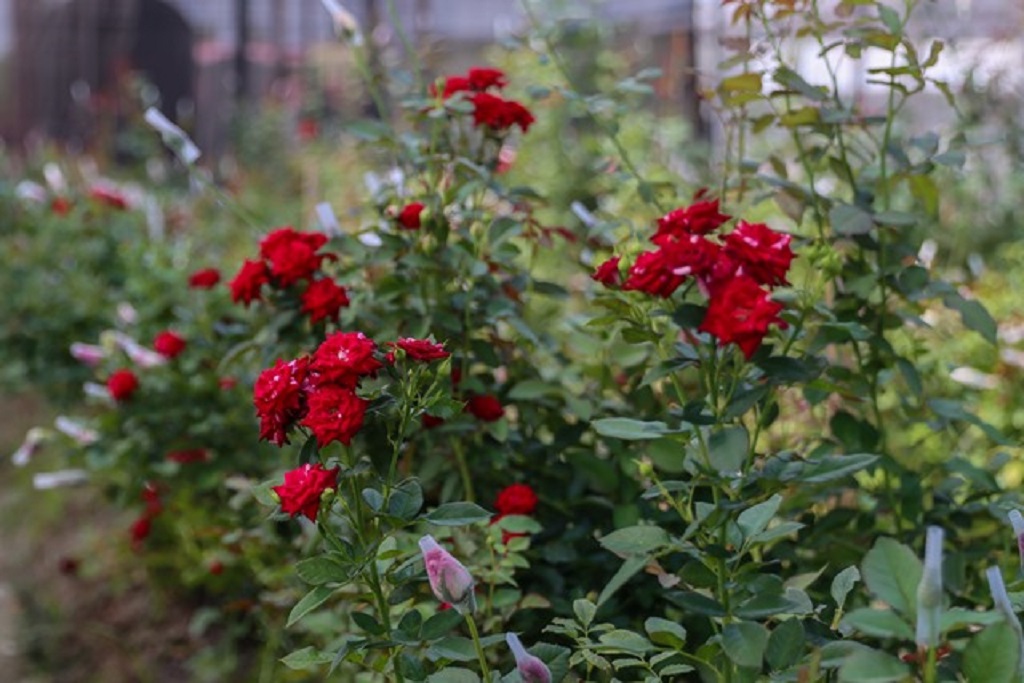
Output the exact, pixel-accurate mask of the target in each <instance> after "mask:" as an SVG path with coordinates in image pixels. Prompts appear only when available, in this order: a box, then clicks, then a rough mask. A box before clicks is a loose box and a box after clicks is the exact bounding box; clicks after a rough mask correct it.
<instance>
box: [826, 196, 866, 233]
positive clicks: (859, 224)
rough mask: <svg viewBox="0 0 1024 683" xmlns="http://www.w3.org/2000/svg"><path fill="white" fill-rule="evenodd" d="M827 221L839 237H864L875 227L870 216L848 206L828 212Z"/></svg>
mask: <svg viewBox="0 0 1024 683" xmlns="http://www.w3.org/2000/svg"><path fill="white" fill-rule="evenodd" d="M828 220H829V222H830V223H831V224H832V229H833V230H835V231H836V233H837V234H839V235H864V234H867V233H869V232H871V229H872V228H874V227H875V223H874V221H873V220H871V214H869V213H868V212H867V211H864V210H863V209H859V208H857V207H856V206H851V205H849V204H837V205H836V206H834V207H833V208H832V210H831V211H829V212H828Z"/></svg>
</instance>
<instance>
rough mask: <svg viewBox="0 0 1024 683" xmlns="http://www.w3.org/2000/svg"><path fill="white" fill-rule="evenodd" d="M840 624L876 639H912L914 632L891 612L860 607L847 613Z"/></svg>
mask: <svg viewBox="0 0 1024 683" xmlns="http://www.w3.org/2000/svg"><path fill="white" fill-rule="evenodd" d="M840 623H842V624H843V625H845V626H847V627H849V628H852V629H855V630H857V631H860V632H861V633H863V634H865V635H869V636H875V637H876V638H899V639H900V640H913V639H914V631H913V630H912V629H911V628H910V626H909V625H908V624H907V622H906V621H904V620H903V619H902V618H900V616H899V615H898V614H896V613H895V612H893V611H892V610H887V609H886V610H882V609H871V608H868V607H862V608H860V609H855V610H853V611H852V612H850V613H848V614H847V615H846V616H845V617H843V620H842V622H840Z"/></svg>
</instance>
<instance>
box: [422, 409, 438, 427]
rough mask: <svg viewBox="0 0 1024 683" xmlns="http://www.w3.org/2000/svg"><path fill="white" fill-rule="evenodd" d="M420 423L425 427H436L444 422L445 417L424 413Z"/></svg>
mask: <svg viewBox="0 0 1024 683" xmlns="http://www.w3.org/2000/svg"><path fill="white" fill-rule="evenodd" d="M420 424H421V425H423V428H424V429H434V428H435V427H440V426H441V425H443V424H444V418H443V417H437V416H436V415H428V414H427V413H423V415H421V416H420Z"/></svg>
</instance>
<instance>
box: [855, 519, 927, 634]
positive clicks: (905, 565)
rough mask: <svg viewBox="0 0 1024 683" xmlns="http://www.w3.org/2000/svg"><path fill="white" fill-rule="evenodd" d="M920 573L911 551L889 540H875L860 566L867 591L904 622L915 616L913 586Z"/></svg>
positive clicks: (914, 592)
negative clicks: (898, 615) (895, 612)
mask: <svg viewBox="0 0 1024 683" xmlns="http://www.w3.org/2000/svg"><path fill="white" fill-rule="evenodd" d="M922 571H923V570H922V567H921V560H919V559H918V557H917V555H915V554H914V551H913V550H911V549H910V548H908V547H907V546H905V545H903V544H902V543H899V542H898V541H895V540H893V539H891V538H879V539H878V541H876V542H875V545H874V547H873V548H871V550H869V551H868V554H867V555H865V556H864V562H863V563H862V564H861V574H862V575H863V577H864V585H866V586H867V588H868V590H869V591H871V593H872V594H873V595H874V596H875V597H876V598H878V599H879V600H882V601H884V602H886V603H887V604H889V605H890V606H891V607H892V608H893V609H895V610H896V611H897V612H899V613H900V614H902V615H903V616H904V617H906V618H907V619H914V618H916V616H917V584H919V583H921V574H922Z"/></svg>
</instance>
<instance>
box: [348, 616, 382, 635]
mask: <svg viewBox="0 0 1024 683" xmlns="http://www.w3.org/2000/svg"><path fill="white" fill-rule="evenodd" d="M351 616H352V621H354V622H356V626H358V627H359V628H361V629H363V630H364V631H366V632H367V633H369V634H370V635H374V636H380V635H384V626H382V625H381V623H380V622H378V621H377V620H376V619H374V618H373V616H371V615H369V614H367V613H366V612H352V614H351Z"/></svg>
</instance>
